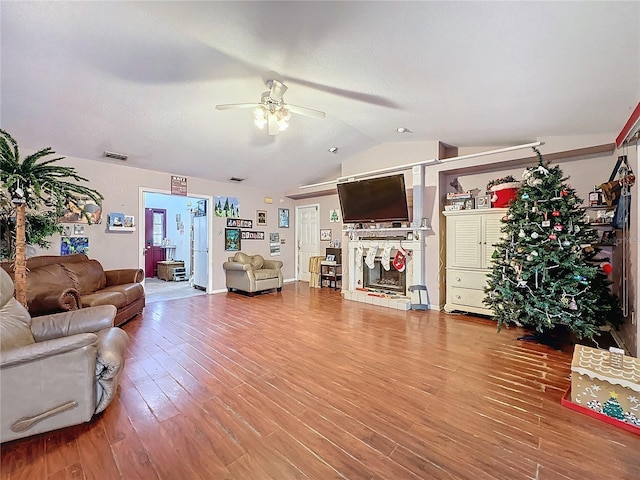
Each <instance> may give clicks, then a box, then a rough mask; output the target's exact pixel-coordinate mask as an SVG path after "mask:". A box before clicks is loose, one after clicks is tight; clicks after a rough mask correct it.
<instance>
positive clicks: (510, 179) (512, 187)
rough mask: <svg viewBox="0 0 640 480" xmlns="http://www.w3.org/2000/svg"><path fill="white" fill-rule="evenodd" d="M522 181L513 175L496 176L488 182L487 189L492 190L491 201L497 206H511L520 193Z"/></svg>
mask: <svg viewBox="0 0 640 480" xmlns="http://www.w3.org/2000/svg"><path fill="white" fill-rule="evenodd" d="M519 187H520V182H518V181H516V179H515V178H514V176H513V175H507V176H506V177H502V178H496V179H495V180H491V181H490V182H489V183H487V190H488V191H489V192H491V202H492V203H493V206H494V207H496V208H503V207H507V206H509V203H511V202H512V201H513V200H514V199H515V198H516V195H517V193H518V188H519Z"/></svg>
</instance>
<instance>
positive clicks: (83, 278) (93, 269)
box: [60, 260, 107, 305]
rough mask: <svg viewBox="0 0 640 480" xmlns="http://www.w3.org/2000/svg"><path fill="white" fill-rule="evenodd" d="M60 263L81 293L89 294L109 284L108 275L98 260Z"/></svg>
mask: <svg viewBox="0 0 640 480" xmlns="http://www.w3.org/2000/svg"><path fill="white" fill-rule="evenodd" d="M60 265H62V268H64V269H65V271H66V272H67V274H68V275H69V277H70V278H71V281H72V282H73V286H74V287H75V289H76V290H78V292H80V295H89V294H91V293H94V292H96V291H97V290H101V289H103V288H104V287H105V286H106V285H107V276H106V275H105V273H104V270H103V269H102V265H100V262H98V261H97V260H88V261H86V262H74V263H61V264H60ZM101 305H102V304H101Z"/></svg>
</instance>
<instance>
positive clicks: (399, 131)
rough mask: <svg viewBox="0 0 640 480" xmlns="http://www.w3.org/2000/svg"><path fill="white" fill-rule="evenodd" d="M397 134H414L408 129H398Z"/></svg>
mask: <svg viewBox="0 0 640 480" xmlns="http://www.w3.org/2000/svg"><path fill="white" fill-rule="evenodd" d="M396 132H398V133H413V132H412V131H411V130H409V129H408V128H406V127H398V128H396Z"/></svg>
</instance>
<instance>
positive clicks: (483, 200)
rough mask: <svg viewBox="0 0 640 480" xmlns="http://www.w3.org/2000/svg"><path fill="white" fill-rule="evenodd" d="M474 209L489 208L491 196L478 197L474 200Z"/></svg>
mask: <svg viewBox="0 0 640 480" xmlns="http://www.w3.org/2000/svg"><path fill="white" fill-rule="evenodd" d="M475 206H476V208H491V195H478V196H477V197H476V198H475Z"/></svg>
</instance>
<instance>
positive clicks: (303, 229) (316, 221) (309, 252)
mask: <svg viewBox="0 0 640 480" xmlns="http://www.w3.org/2000/svg"><path fill="white" fill-rule="evenodd" d="M319 212H320V207H319V206H318V205H308V206H304V207H296V236H297V237H298V251H297V255H296V256H297V259H298V280H301V281H303V282H308V281H309V257H313V256H316V255H319V249H320V245H319V244H320V213H319Z"/></svg>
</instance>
